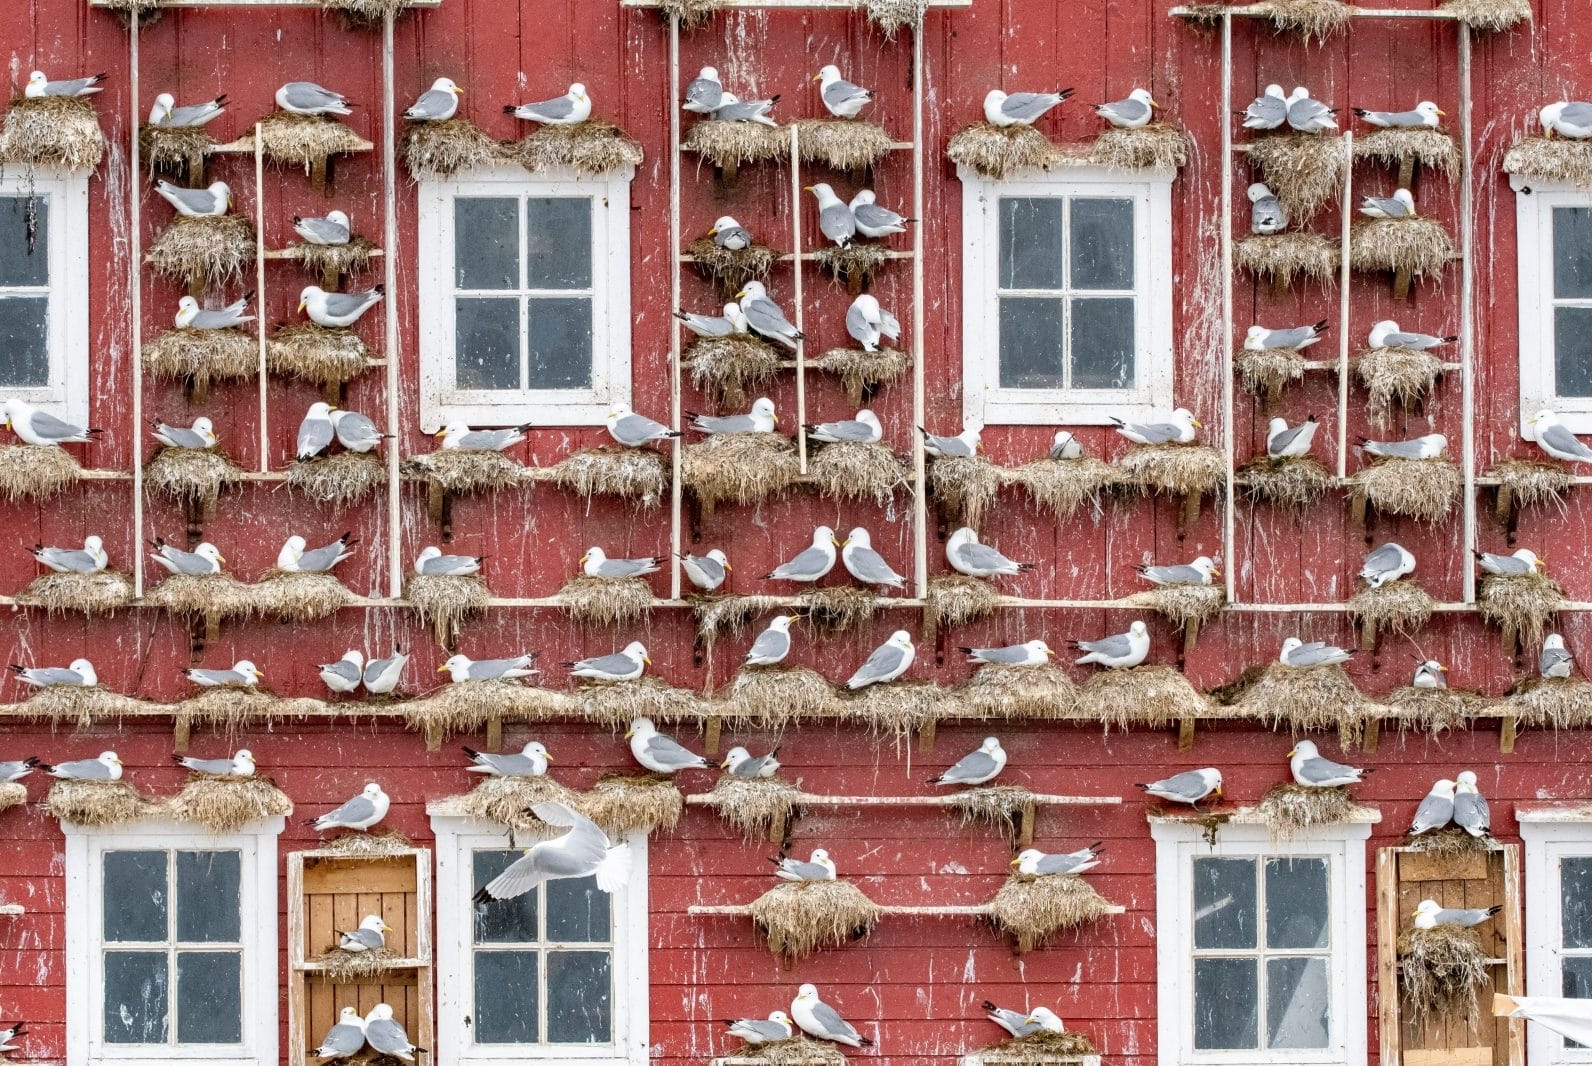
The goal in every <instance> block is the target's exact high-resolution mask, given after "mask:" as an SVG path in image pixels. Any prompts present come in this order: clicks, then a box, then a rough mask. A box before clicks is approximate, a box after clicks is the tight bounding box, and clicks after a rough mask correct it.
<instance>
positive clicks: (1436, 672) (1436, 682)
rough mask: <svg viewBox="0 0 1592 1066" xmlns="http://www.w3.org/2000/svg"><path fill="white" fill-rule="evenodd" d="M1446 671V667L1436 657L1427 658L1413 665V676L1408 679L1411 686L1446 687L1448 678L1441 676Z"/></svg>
mask: <svg viewBox="0 0 1592 1066" xmlns="http://www.w3.org/2000/svg"><path fill="white" fill-rule="evenodd" d="M1447 673H1448V667H1446V666H1444V665H1443V664H1442V663H1440V662H1438V661H1437V660H1436V659H1427V660H1426V661H1425V662H1422V663H1420V664H1418V665H1417V666H1416V667H1415V676H1414V677H1412V678H1411V679H1410V685H1411V687H1413V688H1447V687H1448V678H1447V677H1445V676H1443V675H1445V674H1447Z"/></svg>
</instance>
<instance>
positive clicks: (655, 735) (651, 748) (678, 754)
mask: <svg viewBox="0 0 1592 1066" xmlns="http://www.w3.org/2000/svg"><path fill="white" fill-rule="evenodd" d="M625 739H626V740H628V741H629V742H630V754H631V755H634V756H635V758H636V761H637V762H638V763H640V764H641V765H642V766H644V767H646V768H647V769H648V770H651V771H652V772H653V773H655V774H665V775H668V774H673V773H676V772H678V771H680V770H705V769H707V766H708V761H707V760H706V759H704V758H703V757H702V756H700V755H698V754H696V753H695V752H693V751H687V750H686V749H685V748H684V747H682V746H681V745H680V743H679V742H678V741H676V740H675V739H674V738H673V737H668V736H665V735H664V734H662V733H660V732H658V727H657V726H655V725H653V724H652V719H651V718H637V719H636V720H635V721H633V722H631V723H630V730H629V731H628V732H627V733H625Z"/></svg>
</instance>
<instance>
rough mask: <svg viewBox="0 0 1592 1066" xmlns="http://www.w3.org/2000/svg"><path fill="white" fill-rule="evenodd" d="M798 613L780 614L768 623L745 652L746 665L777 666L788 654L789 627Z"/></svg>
mask: <svg viewBox="0 0 1592 1066" xmlns="http://www.w3.org/2000/svg"><path fill="white" fill-rule="evenodd" d="M799 617H800V615H794V614H782V615H779V616H777V617H776V618H774V620H773V621H771V622H769V623H768V628H767V629H765V630H763V631H762V632H761V633H759V634H758V635H757V639H756V640H754V641H752V646H751V647H750V648H748V649H747V652H746V662H745V665H746V666H778V665H779V664H780V663H782V662H784V661H785V657H786V656H787V655H789V654H790V645H791V637H790V627H791V624H792V623H793V622H795V621H796V620H797V618H799Z"/></svg>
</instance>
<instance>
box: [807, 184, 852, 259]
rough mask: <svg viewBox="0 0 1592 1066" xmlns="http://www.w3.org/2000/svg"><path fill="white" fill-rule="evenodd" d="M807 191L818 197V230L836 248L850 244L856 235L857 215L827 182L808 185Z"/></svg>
mask: <svg viewBox="0 0 1592 1066" xmlns="http://www.w3.org/2000/svg"><path fill="white" fill-rule="evenodd" d="M807 191H808V192H810V193H812V194H813V196H815V197H816V198H817V199H818V232H820V233H822V234H823V235H824V236H825V237H827V238H829V239H830V240H832V241H834V242H835V247H836V248H844V247H845V246H846V245H848V244H850V243H851V242H852V239H853V238H854V237H856V236H857V216H856V215H854V214H852V213H851V208H850V207H849V206H847V204H846V202H845V201H844V200H842V199H841V198H840V197H838V196H836V195H835V190H834V189H832V188H830V187H829V184H828V183H827V182H822V181H821V182H819V183H818V184H816V185H809V186H807Z"/></svg>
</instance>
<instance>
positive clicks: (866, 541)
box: [846, 526, 873, 548]
mask: <svg viewBox="0 0 1592 1066" xmlns="http://www.w3.org/2000/svg"><path fill="white" fill-rule="evenodd" d="M846 543H847V544H855V545H856V546H857V547H859V548H871V547H873V538H872V537H870V536H869V535H868V531H867V530H866V529H863V528H862V527H861V526H858V527H857V528H855V529H853V530H852V531H851V532H850V533H847V534H846Z"/></svg>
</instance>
